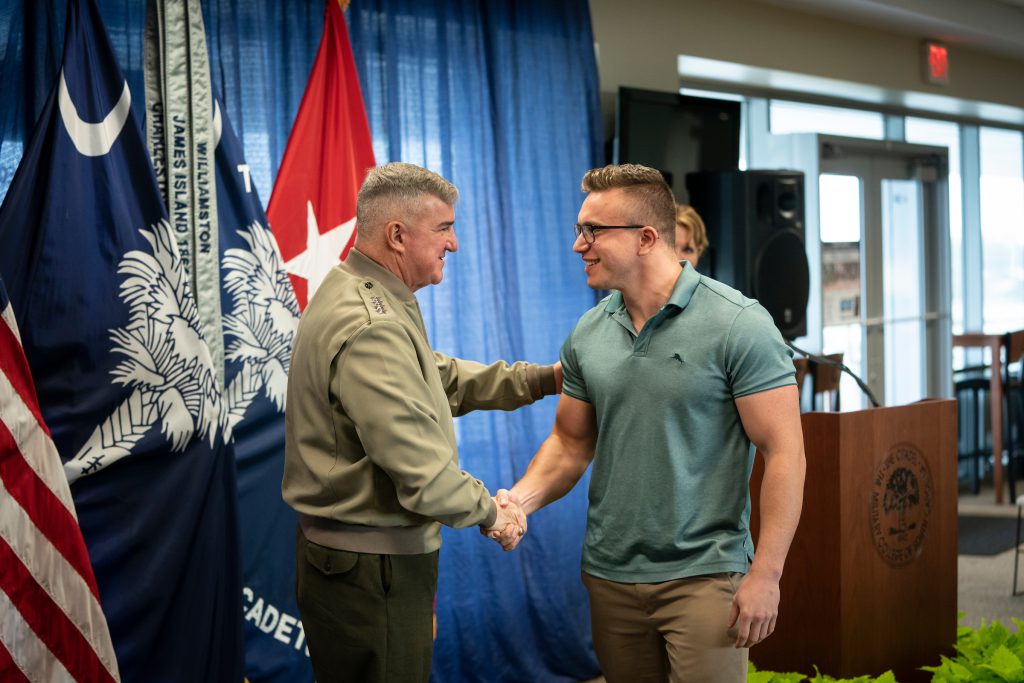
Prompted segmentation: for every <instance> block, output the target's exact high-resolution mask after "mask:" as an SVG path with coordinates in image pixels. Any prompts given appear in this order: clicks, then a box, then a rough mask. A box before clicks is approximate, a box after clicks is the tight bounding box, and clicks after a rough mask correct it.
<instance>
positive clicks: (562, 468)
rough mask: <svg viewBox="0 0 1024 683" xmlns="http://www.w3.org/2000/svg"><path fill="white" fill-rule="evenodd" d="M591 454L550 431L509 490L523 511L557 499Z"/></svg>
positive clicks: (534, 508)
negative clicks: (521, 475) (520, 476)
mask: <svg viewBox="0 0 1024 683" xmlns="http://www.w3.org/2000/svg"><path fill="white" fill-rule="evenodd" d="M592 458H593V452H592V451H590V452H588V450H587V447H586V446H584V445H582V444H568V443H566V442H565V441H564V440H563V439H562V438H560V437H559V436H558V435H556V434H552V435H551V436H549V437H548V438H547V439H545V440H544V443H543V444H541V447H540V449H538V451H537V454H536V455H535V456H533V460H532V461H530V466H529V467H527V468H526V474H524V475H523V477H522V479H520V480H519V482H518V483H517V484H516V485H515V486H513V487H512V490H511V493H512V495H513V496H515V497H516V499H517V500H519V503H520V505H522V506H523V510H525V511H526V514H528V515H532V514H533V513H534V512H536V511H537V510H539V509H540V508H542V507H544V506H545V505H547V504H548V503H551V502H553V501H556V500H558V499H559V498H561V497H562V496H564V495H565V494H567V493H568V492H569V491H571V490H572V487H573V486H575V485H576V482H578V481H579V480H580V477H582V476H583V473H584V472H586V471H587V466H588V465H589V464H590V461H591V459H592Z"/></svg>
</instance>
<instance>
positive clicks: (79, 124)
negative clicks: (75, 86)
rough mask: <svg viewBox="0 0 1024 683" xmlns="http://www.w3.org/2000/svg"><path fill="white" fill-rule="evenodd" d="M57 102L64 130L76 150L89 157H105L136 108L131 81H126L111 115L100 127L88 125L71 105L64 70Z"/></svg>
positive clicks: (62, 70) (95, 124) (101, 122)
mask: <svg viewBox="0 0 1024 683" xmlns="http://www.w3.org/2000/svg"><path fill="white" fill-rule="evenodd" d="M57 101H58V103H59V105H60V116H61V119H63V120H64V127H65V128H66V129H67V131H68V135H69V136H71V141H72V142H74V143H75V148H76V149H78V151H79V152H80V153H82V154H83V155H85V156H87V157H98V156H103V155H104V154H106V153H107V152H109V151H110V148H111V147H113V145H114V141H115V140H117V136H118V135H120V134H121V130H122V129H123V128H124V124H125V121H127V120H128V114H130V113H131V108H132V95H131V93H130V92H129V91H128V81H125V83H124V90H123V91H122V92H121V99H119V100H118V101H117V104H115V105H114V108H113V109H111V110H110V113H109V114H107V115H106V117H104V119H103V120H102V121H100V122H99V123H86V122H85V121H83V120H82V119H81V117H80V116H79V115H78V109H77V108H76V107H75V103H74V102H72V101H71V95H70V94H69V93H68V86H67V83H66V82H65V81H64V69H61V70H60V85H59V87H58V92H57Z"/></svg>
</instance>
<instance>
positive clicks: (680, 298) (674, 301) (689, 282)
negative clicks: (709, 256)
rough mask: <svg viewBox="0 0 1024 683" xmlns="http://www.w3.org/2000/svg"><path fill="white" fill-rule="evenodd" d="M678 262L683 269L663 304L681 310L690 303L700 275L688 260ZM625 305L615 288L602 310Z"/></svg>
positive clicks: (618, 308)
mask: <svg viewBox="0 0 1024 683" xmlns="http://www.w3.org/2000/svg"><path fill="white" fill-rule="evenodd" d="M680 264H681V265H682V266H683V271H682V272H681V273H680V274H679V277H678V278H676V284H675V285H674V286H673V287H672V294H671V295H669V297H668V301H667V302H665V306H673V307H675V308H678V309H679V310H683V309H684V308H686V305H687V304H689V303H690V299H691V298H693V293H694V292H695V291H696V289H697V284H698V283H700V278H701V275H700V273H698V272H697V270H696V268H694V267H693V266H691V265H690V262H689V261H680ZM625 307H626V302H625V301H624V300H623V299H622V292H620V291H619V290H617V289H616V290H613V291H612V293H611V296H609V297H608V303H606V304H605V306H604V310H605V312H606V313H615V312H616V311H618V310H620V309H623V308H625Z"/></svg>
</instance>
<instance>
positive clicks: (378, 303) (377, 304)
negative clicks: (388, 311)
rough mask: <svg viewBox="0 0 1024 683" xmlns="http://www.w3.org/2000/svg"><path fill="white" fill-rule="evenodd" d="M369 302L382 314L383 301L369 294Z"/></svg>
mask: <svg viewBox="0 0 1024 683" xmlns="http://www.w3.org/2000/svg"><path fill="white" fill-rule="evenodd" d="M370 303H371V304H373V307H374V308H375V309H377V312H378V313H380V314H381V315H384V302H383V301H381V300H380V297H379V296H371V297H370Z"/></svg>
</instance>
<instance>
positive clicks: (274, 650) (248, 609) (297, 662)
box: [213, 98, 313, 683]
mask: <svg viewBox="0 0 1024 683" xmlns="http://www.w3.org/2000/svg"><path fill="white" fill-rule="evenodd" d="M213 130H214V142H215V144H216V164H217V209H218V222H219V225H220V239H219V242H220V250H221V261H220V263H221V266H220V276H221V283H222V290H221V311H222V312H223V315H224V347H225V352H224V366H225V367H224V384H225V392H224V402H225V404H226V407H227V410H228V416H229V417H228V420H229V426H230V428H231V429H232V434H233V438H234V444H235V459H236V462H237V470H238V500H239V516H240V518H241V528H242V563H243V585H242V610H243V613H244V619H245V674H246V677H247V678H248V679H249V681H250V683H260V682H263V681H268V682H271V681H276V682H279V683H301V682H303V681H312V680H313V669H312V666H311V665H310V661H309V655H308V654H307V652H306V638H305V634H304V633H303V630H302V622H301V621H299V610H298V606H297V605H296V603H295V529H296V521H297V520H296V515H295V511H294V510H292V509H291V508H290V507H289V506H288V505H286V504H285V502H284V500H282V498H281V476H282V471H283V466H284V401H285V390H286V389H287V384H288V366H289V363H290V362H291V351H292V341H293V340H294V337H295V329H296V327H297V325H298V322H299V308H298V305H297V304H296V302H295V293H294V292H293V291H292V285H291V282H290V281H289V280H288V274H287V273H286V272H285V271H284V266H283V265H282V262H281V255H280V253H279V251H278V248H277V243H276V242H275V241H274V237H273V235H272V234H271V232H270V230H269V228H268V227H267V218H266V215H265V214H264V212H263V205H262V204H261V203H260V199H259V196H258V195H257V194H256V188H255V187H254V186H253V184H252V181H251V178H250V177H249V167H248V165H247V164H246V163H245V159H244V156H243V154H242V146H241V144H239V142H238V138H237V137H236V136H235V132H234V130H233V129H232V127H231V124H230V122H229V121H228V119H227V117H226V115H225V113H224V109H223V107H222V106H221V105H220V102H219V98H215V99H214V124H213Z"/></svg>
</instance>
